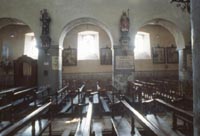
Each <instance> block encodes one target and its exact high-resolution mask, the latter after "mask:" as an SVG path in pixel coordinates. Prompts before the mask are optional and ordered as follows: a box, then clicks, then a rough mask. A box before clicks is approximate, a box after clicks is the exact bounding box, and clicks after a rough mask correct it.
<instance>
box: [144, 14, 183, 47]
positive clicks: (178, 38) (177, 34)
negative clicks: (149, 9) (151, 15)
mask: <svg viewBox="0 0 200 136" xmlns="http://www.w3.org/2000/svg"><path fill="white" fill-rule="evenodd" d="M147 24H151V25H160V26H162V27H164V28H166V29H167V30H168V31H169V32H170V33H171V34H172V35H173V37H174V38H175V42H176V47H177V50H179V49H184V48H185V39H184V36H183V33H182V32H181V30H180V29H179V28H178V26H176V25H175V24H174V23H173V22H171V21H168V20H166V19H162V18H155V19H152V20H150V21H147V22H145V23H144V24H143V25H142V26H144V25H147Z"/></svg>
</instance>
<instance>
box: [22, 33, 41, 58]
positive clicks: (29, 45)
mask: <svg viewBox="0 0 200 136" xmlns="http://www.w3.org/2000/svg"><path fill="white" fill-rule="evenodd" d="M24 44H25V45H24V55H27V56H29V57H31V58H33V59H38V48H37V46H36V40H35V36H34V33H26V34H25V42H24Z"/></svg>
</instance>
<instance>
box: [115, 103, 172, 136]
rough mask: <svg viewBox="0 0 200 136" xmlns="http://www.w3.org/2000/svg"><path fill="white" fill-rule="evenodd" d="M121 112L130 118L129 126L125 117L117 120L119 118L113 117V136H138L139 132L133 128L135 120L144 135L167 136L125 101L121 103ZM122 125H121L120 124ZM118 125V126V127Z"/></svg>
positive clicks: (167, 135)
mask: <svg viewBox="0 0 200 136" xmlns="http://www.w3.org/2000/svg"><path fill="white" fill-rule="evenodd" d="M120 107H121V110H123V113H124V114H125V113H126V114H128V115H129V116H130V117H131V124H129V123H128V122H127V121H126V119H125V118H123V117H125V115H122V117H120V119H118V118H119V116H118V117H117V118H116V117H113V118H112V119H111V122H112V124H113V135H116V136H124V135H126V136H132V135H134V134H136V135H138V136H140V135H142V134H140V132H138V130H137V129H136V127H135V123H134V122H135V120H137V122H138V123H139V124H140V125H141V126H142V127H143V129H144V130H145V132H146V133H148V135H151V136H169V134H165V133H164V132H163V131H162V130H161V129H160V128H158V127H156V126H154V125H152V124H151V123H150V122H149V121H148V120H147V119H146V118H145V117H144V116H142V115H141V114H140V113H139V112H138V111H137V110H135V109H134V108H133V107H132V106H131V105H129V104H128V103H127V102H126V101H125V100H122V101H121V106H120ZM122 118H123V119H122ZM121 121H122V122H121ZM121 123H122V124H121ZM119 124H120V125H119Z"/></svg>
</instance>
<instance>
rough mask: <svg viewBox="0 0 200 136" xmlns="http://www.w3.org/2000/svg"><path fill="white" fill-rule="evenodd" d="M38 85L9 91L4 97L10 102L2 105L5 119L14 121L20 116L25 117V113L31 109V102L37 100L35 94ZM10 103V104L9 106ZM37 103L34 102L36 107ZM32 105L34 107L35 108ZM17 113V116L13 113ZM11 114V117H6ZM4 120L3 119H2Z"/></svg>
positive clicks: (1, 112)
mask: <svg viewBox="0 0 200 136" xmlns="http://www.w3.org/2000/svg"><path fill="white" fill-rule="evenodd" d="M35 91H36V87H32V88H28V89H24V90H20V91H16V92H13V91H12V92H9V94H6V96H5V97H4V98H3V99H5V101H8V102H9V103H5V104H4V105H2V106H1V111H0V114H1V116H3V117H4V120H7V121H10V122H13V121H16V120H17V119H18V118H20V117H23V115H24V113H23V112H27V109H30V107H29V104H30V103H31V102H34V103H35V101H36V97H35V96H36V95H35ZM8 105H9V106H8ZM35 105H36V103H35V104H34V107H35ZM5 107H6V108H5ZM34 107H32V108H34ZM29 112H30V111H29ZM14 113H15V116H14V115H13V114H14ZM7 115H10V116H9V117H5V116H7ZM1 120H2V119H1Z"/></svg>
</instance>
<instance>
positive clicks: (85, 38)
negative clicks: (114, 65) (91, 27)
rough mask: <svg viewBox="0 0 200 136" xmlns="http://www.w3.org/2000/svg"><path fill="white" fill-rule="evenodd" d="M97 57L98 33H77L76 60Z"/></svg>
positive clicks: (94, 58)
mask: <svg viewBox="0 0 200 136" xmlns="http://www.w3.org/2000/svg"><path fill="white" fill-rule="evenodd" d="M98 59H99V33H98V32H95V31H83V32H79V33H78V60H98Z"/></svg>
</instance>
